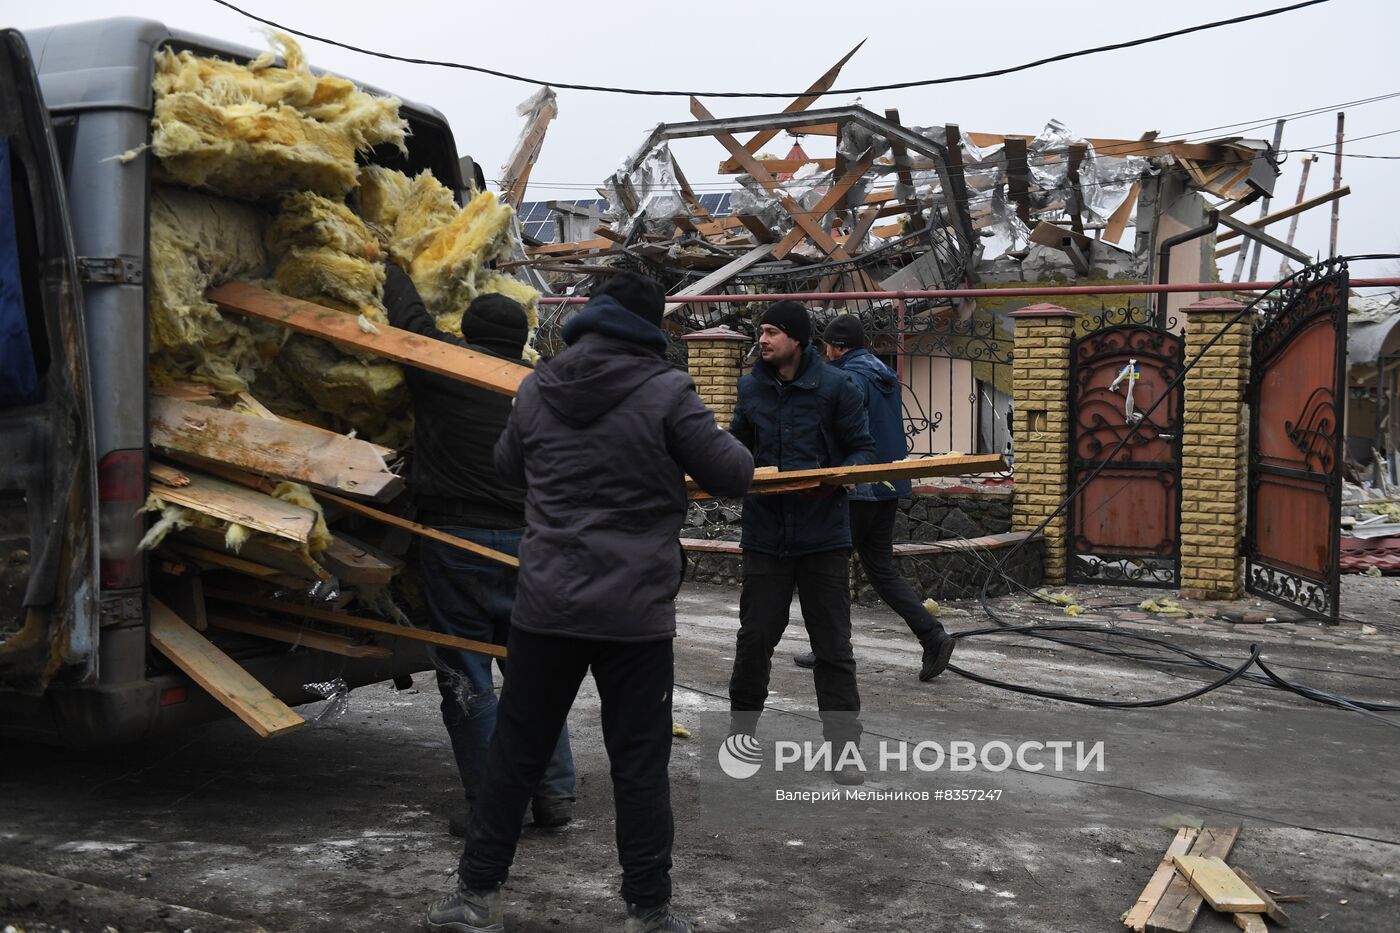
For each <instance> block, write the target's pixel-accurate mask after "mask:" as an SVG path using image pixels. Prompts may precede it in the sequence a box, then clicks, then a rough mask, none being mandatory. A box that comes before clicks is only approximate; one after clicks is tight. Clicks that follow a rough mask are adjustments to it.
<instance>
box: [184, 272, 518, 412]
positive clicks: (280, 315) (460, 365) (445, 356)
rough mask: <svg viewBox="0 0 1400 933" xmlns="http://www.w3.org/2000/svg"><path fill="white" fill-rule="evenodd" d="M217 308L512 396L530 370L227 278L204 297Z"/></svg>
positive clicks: (463, 348) (493, 357) (498, 358)
mask: <svg viewBox="0 0 1400 933" xmlns="http://www.w3.org/2000/svg"><path fill="white" fill-rule="evenodd" d="M205 297H206V298H208V299H209V300H210V301H212V302H213V303H214V304H216V305H218V306H219V308H220V310H223V311H227V312H230V313H233V314H241V315H245V316H247V317H251V318H256V319H257V320H260V321H267V322H268V323H270V324H281V325H283V326H285V327H289V328H291V329H292V330H294V331H297V332H298V333H302V334H310V335H311V336H313V337H321V338H323V339H325V340H328V341H330V342H331V343H334V344H336V345H337V346H342V347H349V348H351V349H353V350H364V351H366V352H369V353H373V354H375V355H376V356H380V357H383V358H384V359H386V360H393V361H394V362H396V363H403V364H404V365H406V366H415V367H417V368H419V369H423V370H426V371H428V372H432V373H437V374H439V375H442V376H447V377H449V378H452V379H457V380H460V381H462V382H465V383H467V384H469V385H474V386H479V387H480V388H483V389H488V390H490V391H492V392H499V393H501V394H502V395H511V396H513V395H515V392H516V389H518V388H519V387H520V383H521V382H522V381H523V380H524V379H525V377H526V376H528V375H529V374H530V368H529V367H528V366H524V365H522V364H519V363H512V362H510V361H508V360H503V359H501V358H500V357H495V356H490V355H488V354H485V353H478V352H476V351H475V350H468V349H467V348H465V347H458V346H453V345H452V344H450V343H444V342H443V341H441V340H434V339H433V338H431V337H420V336H418V335H417V334H414V333H411V332H409V331H406V330H400V329H398V328H397V327H390V326H389V325H388V324H378V325H376V328H377V330H378V333H373V334H368V333H365V332H364V331H362V330H360V325H359V322H358V320H357V319H356V318H355V317H354V316H353V315H349V314H346V313H344V312H343V311H334V310H332V309H330V308H324V307H322V306H321V305H318V304H312V303H311V302H309V301H302V300H300V299H298V298H289V297H287V296H286V295H279V294H277V293H276V292H270V291H268V290H267V289H265V288H258V287H257V286H256V285H248V284H246V283H244V282H228V283H226V284H224V285H220V286H219V287H218V288H214V289H210V291H209V292H208V293H207V294H206V296H205Z"/></svg>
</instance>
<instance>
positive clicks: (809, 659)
mask: <svg viewBox="0 0 1400 933" xmlns="http://www.w3.org/2000/svg"><path fill="white" fill-rule="evenodd" d="M792 663H793V664H796V665H797V666H798V667H800V668H802V669H803V670H808V671H810V670H811V669H812V668H814V667H816V666H817V653H816V652H815V651H809V652H807V653H806V654H794V655H793V656H792Z"/></svg>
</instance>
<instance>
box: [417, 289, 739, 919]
mask: <svg viewBox="0 0 1400 933" xmlns="http://www.w3.org/2000/svg"><path fill="white" fill-rule="evenodd" d="M664 308H665V295H664V293H663V292H662V290H661V288H660V286H658V285H656V284H655V283H653V282H651V281H650V280H649V279H646V278H643V277H642V276H640V275H637V274H636V273H634V272H623V273H621V274H619V275H617V276H615V277H614V278H613V279H612V280H611V281H610V282H609V283H608V284H607V286H606V287H604V288H603V289H602V291H601V292H598V293H595V294H594V296H593V298H592V299H591V300H590V301H589V302H588V304H587V305H585V306H584V309H583V311H582V312H581V313H579V314H578V316H576V317H574V318H573V319H572V320H570V321H569V322H568V323H566V324H565V325H564V329H563V337H564V340H565V342H567V343H568V344H569V346H568V348H567V349H566V350H564V352H562V353H560V354H559V355H558V356H556V357H554V358H553V359H551V360H549V361H547V362H543V363H541V364H540V365H539V367H538V368H537V369H536V370H535V372H534V373H533V374H531V375H530V376H527V377H526V378H525V381H524V382H523V383H521V385H520V391H519V393H518V394H517V395H516V397H515V407H514V408H513V410H512V411H511V415H510V420H509V421H508V422H507V424H506V427H505V432H504V433H503V434H502V435H501V439H500V441H499V442H498V443H497V445H496V466H497V468H498V469H499V470H500V472H501V476H502V478H504V479H507V480H514V481H515V482H517V483H520V484H521V485H523V486H524V487H525V490H526V492H525V535H524V537H523V539H522V540H521V543H520V589H519V592H518V594H517V596H516V600H515V608H514V611H513V612H512V613H511V625H510V635H509V640H508V641H507V645H506V650H507V652H508V655H509V661H508V665H509V669H510V674H509V676H507V677H506V679H505V686H504V687H503V688H502V690H501V699H500V705H499V706H498V708H497V713H496V733H495V735H494V736H493V737H492V739H491V747H490V750H489V751H488V752H487V756H486V770H485V774H484V778H483V781H482V784H481V787H480V789H479V791H478V793H477V806H476V807H475V809H473V810H472V817H471V823H470V824H469V826H468V827H467V842H466V845H465V847H464V849H463V852H462V859H461V862H460V864H459V866H458V879H459V880H458V887H457V890H456V891H454V892H453V893H452V894H450V895H448V896H447V897H446V898H444V899H443V900H442V901H440V902H439V903H437V904H435V905H434V906H433V908H432V909H431V910H430V911H429V912H428V926H429V928H430V929H433V930H450V931H455V933H499V931H500V930H501V929H502V927H501V924H502V906H501V885H502V884H503V883H504V882H505V880H506V877H507V875H508V874H509V871H510V866H511V863H512V861H513V860H514V858H515V847H516V844H517V843H518V842H519V840H520V821H521V817H522V816H523V815H524V813H525V808H526V807H527V806H528V805H529V803H530V797H531V794H532V793H533V792H534V790H535V788H536V787H537V786H538V785H539V783H540V779H541V778H542V777H543V776H544V774H545V770H546V766H547V764H548V762H549V760H550V755H551V753H552V752H553V750H554V746H555V742H556V740H557V739H558V736H559V732H560V729H561V728H562V727H563V725H564V722H565V720H566V718H567V716H568V713H569V708H570V707H571V706H572V705H573V702H574V697H575V695H576V694H577V693H578V688H579V685H580V684H581V683H582V682H583V678H584V676H585V675H587V674H588V673H589V672H590V671H591V672H592V674H593V680H594V683H595V684H596V685H597V688H598V696H599V699H600V700H601V704H602V725H603V742H604V744H605V745H606V746H607V750H608V758H609V760H610V762H611V765H612V777H613V800H614V805H615V808H616V816H617V849H618V853H617V854H618V861H619V862H621V863H622V896H623V899H624V900H625V901H626V903H627V920H626V924H625V930H626V931H627V933H687V931H689V929H690V926H689V924H688V923H686V922H685V921H684V920H681V919H680V918H678V917H676V916H675V915H674V914H673V913H672V912H671V909H670V902H671V841H672V832H673V829H672V821H671V785H670V779H669V776H668V774H667V766H668V764H669V761H670V756H671V722H672V720H671V691H672V681H673V679H674V667H673V656H672V651H671V646H672V641H673V639H674V638H675V636H676V606H675V596H676V593H677V591H678V590H679V589H680V585H681V571H682V568H683V566H684V560H685V557H684V554H683V552H682V551H681V547H680V540H679V535H680V529H681V524H682V522H683V521H684V519H685V515H686V510H687V508H688V506H689V499H688V497H687V495H686V488H685V475H686V474H687V473H689V474H690V475H691V476H692V477H693V478H694V479H695V481H696V482H697V483H699V484H700V486H701V487H703V488H704V489H705V490H707V491H708V492H710V493H712V494H714V495H717V496H738V495H742V494H743V493H744V492H745V491H746V490H747V489H748V488H749V485H750V483H751V482H752V480H753V457H752V456H750V455H749V452H748V451H747V450H745V449H744V448H743V446H742V445H741V444H739V443H738V442H737V441H735V440H734V439H733V438H732V437H730V436H729V435H727V434H725V433H724V432H723V431H722V430H720V428H719V427H718V426H717V425H716V424H715V418H714V414H713V413H712V412H711V411H710V410H709V409H708V408H706V407H705V404H704V403H703V402H702V401H700V396H699V395H698V394H696V392H695V383H694V382H692V381H691V379H690V377H689V376H688V375H687V374H686V373H685V371H684V370H680V369H676V368H675V367H673V366H672V365H671V364H670V363H668V362H667V361H666V357H665V353H666V334H665V332H664V331H662V330H661V318H662V312H663V310H664Z"/></svg>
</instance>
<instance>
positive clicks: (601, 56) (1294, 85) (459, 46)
mask: <svg viewBox="0 0 1400 933" xmlns="http://www.w3.org/2000/svg"><path fill="white" fill-rule="evenodd" d="M1285 2H1286V0H1177V2H1175V3H1172V4H1151V5H1150V8H1149V5H1148V4H1143V3H1136V2H1123V0H1115V2H1110V0H1077V2H1076V0H1065V2H1060V3H1049V2H1044V0H1041V2H1034V3H1031V2H1022V0H1003V2H1002V3H999V4H992V3H986V2H982V3H957V4H951V3H938V2H930V0H923V2H899V0H884V2H881V3H879V4H873V5H866V6H862V5H860V4H851V3H848V2H841V3H836V2H829V0H807V2H805V3H800V4H794V3H776V4H770V3H754V2H746V3H727V2H710V3H695V4H684V5H683V4H674V3H650V4H638V3H616V2H591V3H587V4H581V3H578V2H577V0H572V2H570V0H544V2H539V0H530V2H519V0H518V2H515V3H500V2H494V3H489V4H481V3H468V2H453V3H444V2H424V0H397V2H385V0H376V2H374V3H364V2H334V3H332V2H322V0H298V2H296V3H288V2H270V0H241V2H240V3H239V5H240V6H241V7H243V8H244V9H246V10H248V11H249V12H252V13H255V14H258V15H261V16H265V17H267V18H269V19H272V20H276V21H279V22H282V23H284V24H286V25H287V26H291V27H293V28H297V29H301V30H303V31H305V32H310V33H316V34H319V35H324V36H328V37H332V38H335V39H337V40H339V41H342V42H346V43H350V44H353V45H357V46H361V47H365V48H372V49H376V50H381V51H386V52H393V53H397V54H401V55H408V56H413V57H419V58H433V59H446V60H453V61H462V62H469V63H472V64H478V65H482V66H486V67H491V68H495V69H499V70H502V71H509V72H514V73H520V74H524V75H527V76H530V77H539V78H543V79H546V80H556V81H572V82H578V83H590V84H609V85H622V86H634V87H666V88H682V89H686V88H695V87H700V88H703V89H713V90H778V91H783V90H790V89H797V88H802V87H806V86H807V85H808V84H810V83H811V82H812V81H813V80H814V79H815V78H816V77H817V76H818V75H820V74H821V73H822V72H823V71H825V70H826V69H827V67H828V66H830V65H831V64H832V63H833V62H835V61H836V60H837V59H838V58H840V57H841V56H842V55H843V54H844V53H845V52H846V51H847V50H849V49H850V47H851V46H853V45H854V44H855V43H856V42H858V41H860V40H861V39H862V38H865V39H867V40H868V41H867V42H866V44H865V46H864V48H862V49H861V50H860V51H859V52H858V53H856V56H855V57H854V58H853V59H852V60H851V61H850V62H849V63H848V64H847V65H846V67H845V69H844V71H843V72H842V74H841V77H840V80H839V82H838V86H846V87H850V86H861V85H870V84H883V83H889V82H898V81H908V80H915V79H920V78H931V77H939V76H943V75H950V74H961V73H965V72H973V71H984V70H988V69H991V68H995V67H1001V66H1005V65H1011V64H1018V63H1020V62H1023V61H1029V60H1031V59H1035V58H1041V57H1045V56H1048V55H1053V54H1057V53H1060V52H1065V51H1070V50H1073V49H1078V48H1083V47H1087V46H1093V45H1101V44H1106V43H1111V42H1118V41H1123V40H1127V39H1133V38H1138V37H1140V36H1146V35H1149V34H1152V33H1157V32H1166V31H1168V30H1172V29H1177V28H1181V27H1185V26H1191V25H1195V24H1198V23H1204V22H1208V21H1213V20H1218V19H1225V18H1227V17H1232V16H1237V15H1241V14H1245V13H1251V12H1258V11H1262V10H1265V9H1268V8H1270V7H1274V6H1282V5H1285ZM866 11H868V14H867V13H866ZM113 15H131V16H142V17H148V18H152V19H157V20H161V21H163V22H166V23H167V24H169V25H171V26H175V27H178V28H181V29H185V30H190V31H193V32H198V33H202V34H205V35H209V36H216V37H219V38H222V39H225V40H227V41H233V42H238V43H241V44H245V45H253V46H257V47H261V46H263V45H264V40H263V38H262V30H263V27H261V26H259V25H258V24H257V23H254V22H252V21H251V20H248V19H246V18H244V17H242V16H239V15H238V14H236V13H234V12H231V11H229V10H227V9H225V8H223V7H221V6H218V5H217V4H215V3H212V2H209V0H126V2H123V3H118V4H114V3H111V2H110V0H44V2H39V3H22V4H21V3H15V2H12V3H8V4H6V9H5V12H4V13H3V14H0V23H3V24H4V25H7V26H14V27H19V28H28V27H32V26H39V25H48V24H54V23H61V22H72V21H76V20H83V19H95V18H101V17H104V16H113ZM1398 36H1400V4H1396V3H1394V2H1393V0H1333V2H1331V3H1325V4H1322V5H1320V6H1315V7H1310V8H1307V9H1304V10H1301V11H1298V12H1294V13H1287V14H1283V15H1280V16H1276V17H1272V18H1270V19H1266V20H1262V21H1256V22H1251V23H1246V24H1243V25H1236V26H1226V27H1222V28H1220V29H1216V30H1212V31H1209V32H1205V33H1199V34H1195V35H1190V36H1185V37H1181V38H1175V39H1168V40H1165V41H1163V42H1160V43H1156V44H1153V45H1150V46H1145V47H1142V48H1136V49H1128V50H1124V51H1115V52H1106V53H1102V54H1099V55H1095V56H1092V57H1089V58H1084V59H1079V60H1075V61H1071V62H1066V63H1060V64H1054V65H1047V66H1044V67H1041V68H1037V69H1034V70H1032V71H1028V72H1023V73H1020V74H1016V75H1010V76H1006V77H1000V78H990V79H985V80H981V81H973V82H967V83H962V84H954V85H948V86H942V87H933V88H923V89H913V90H905V91H889V92H878V93H874V94H867V95H864V96H863V97H862V98H861V100H860V103H861V104H862V105H864V106H866V107H868V108H870V109H872V110H875V111H877V112H879V111H883V110H884V109H885V108H887V107H897V108H899V110H900V114H901V117H902V118H903V120H904V122H905V123H907V124H911V125H929V124H941V123H957V124H959V125H961V127H962V128H963V130H964V131H982V132H1009V133H1032V134H1033V133H1037V132H1039V131H1040V129H1041V128H1042V127H1043V126H1044V124H1045V123H1046V122H1047V121H1048V120H1050V119H1052V118H1054V119H1058V120H1060V121H1062V122H1064V123H1065V124H1066V125H1067V126H1068V127H1069V128H1070V129H1071V130H1073V131H1074V132H1075V133H1077V134H1079V135H1082V136H1098V137H1123V138H1137V137H1138V136H1139V135H1140V134H1142V133H1143V132H1145V131H1147V130H1158V131H1160V132H1161V134H1162V135H1163V137H1164V138H1175V137H1177V136H1179V135H1186V134H1192V133H1196V134H1198V137H1199V133H1200V131H1202V130H1207V129H1209V128H1211V127H1215V126H1220V125H1224V124H1237V123H1241V122H1243V123H1244V126H1241V127H1231V128H1229V129H1226V130H1221V131H1219V132H1218V133H1207V134H1205V136H1204V137H1199V138H1206V137H1209V136H1212V135H1226V134H1234V133H1239V134H1241V135H1250V136H1257V137H1261V138H1269V137H1271V136H1272V130H1273V127H1272V121H1273V118H1274V117H1277V116H1281V115H1284V114H1287V113H1291V112H1294V111H1301V110H1308V109H1314V108H1322V107H1332V106H1333V105H1336V104H1340V103H1343V102H1346V101H1351V100H1356V99H1361V98H1367V97H1374V96H1378V95H1381V94H1387V93H1391V92H1396V91H1400V67H1397V65H1396V59H1395V43H1396V39H1397V37H1398ZM303 46H304V47H305V49H306V52H307V55H308V58H309V60H310V61H311V63H312V64H313V65H315V66H317V67H321V68H326V69H329V70H331V71H335V72H338V73H340V74H343V75H345V76H347V77H350V78H352V79H356V80H359V81H362V82H365V83H368V84H373V85H376V86H378V87H381V88H384V89H386V90H389V91H391V92H393V93H396V94H398V95H399V96H401V97H405V98H408V99H412V100H415V101H418V102H421V103H426V104H430V105H432V106H434V107H436V108H437V109H439V110H440V111H442V112H443V113H444V114H445V115H446V116H447V118H448V120H449V121H450V123H451V125H452V128H453V132H454V134H455V135H456V138H457V142H458V146H459V148H460V149H461V151H462V152H463V153H467V154H470V155H472V156H473V157H475V158H476V159H477V160H478V161H479V162H481V163H482V165H483V166H484V167H486V169H487V174H488V176H492V175H495V174H498V173H499V169H496V168H495V167H496V166H499V165H500V164H501V163H502V162H503V161H504V160H505V159H506V157H507V155H508V153H509V150H510V148H511V146H512V145H513V144H514V141H515V138H516V136H517V134H518V133H519V131H520V127H521V122H522V121H521V119H520V118H519V117H517V116H516V114H515V107H516V105H517V104H518V103H519V102H520V101H522V100H524V99H525V98H526V97H528V96H529V95H530V94H531V93H533V90H534V89H533V88H532V87H531V86H529V85H526V84H521V83H517V82H512V81H507V80H504V79H500V78H494V77H488V76H484V75H477V74H472V73H469V72H463V71H458V70H454V69H444V68H437V67H432V66H425V65H408V64H401V63H397V62H388V61H384V60H381V59H377V58H373V57H370V56H366V55H361V54H357V53H354V52H348V51H345V50H342V49H337V48H333V47H330V46H327V45H324V44H322V43H319V42H315V41H309V40H308V41H304V42H303ZM851 100H852V98H850V97H848V96H847V97H842V96H836V97H828V98H825V99H824V100H823V102H822V103H821V104H820V106H837V105H840V104H843V103H848V102H851ZM706 105H707V106H708V107H709V108H710V109H711V110H712V111H713V112H714V113H715V114H716V115H718V116H733V115H740V114H745V113H764V112H772V111H776V110H781V109H782V107H783V106H784V105H785V102H784V101H780V100H767V101H764V100H735V99H722V98H711V99H709V100H707V101H706ZM1346 111H1347V115H1346V131H1347V137H1348V139H1351V138H1354V137H1357V138H1359V137H1363V136H1370V135H1371V134H1375V133H1386V132H1388V131H1393V130H1397V129H1400V98H1396V99H1392V100H1386V101H1381V102H1377V103H1372V104H1365V105H1361V106H1353V107H1348V108H1346ZM687 119H690V115H689V112H688V109H687V103H686V100H685V99H684V98H649V97H635V96H623V95H612V94H599V93H592V92H583V91H560V92H559V117H558V119H557V120H556V121H555V122H554V125H553V126H552V127H551V129H550V132H549V136H548V138H547V139H546V141H545V145H544V151H543V154H542V156H541V158H540V161H539V163H538V165H537V166H536V167H535V171H534V174H533V176H532V179H531V184H530V192H529V194H528V195H527V197H528V198H530V199H531V200H534V199H547V198H583V197H594V196H595V195H594V194H593V192H592V188H593V186H595V185H597V184H598V183H599V182H601V181H602V179H603V178H604V177H605V176H606V175H607V174H608V173H610V172H611V171H612V170H613V169H614V168H616V166H617V165H618V163H619V162H620V161H621V160H622V159H623V158H624V157H626V156H627V155H629V154H630V153H631V152H632V150H634V149H635V148H636V147H637V146H638V145H639V144H640V143H641V142H642V140H643V139H644V138H645V137H646V135H647V134H648V132H649V131H650V129H651V128H652V126H654V125H655V124H656V123H658V122H663V121H670V122H674V121H680V120H687ZM1256 124H1262V125H1257V126H1256ZM1335 132H1336V114H1335V112H1331V111H1329V112H1326V113H1322V114H1319V115H1316V116H1310V117H1305V118H1299V119H1296V120H1291V121H1290V122H1289V123H1288V125H1287V126H1286V128H1285V130H1284V137H1283V148H1284V149H1303V148H1316V149H1329V150H1330V149H1331V148H1333V138H1334V135H1335ZM788 145H789V140H787V139H786V138H785V137H779V139H778V140H775V141H774V142H773V143H771V144H770V145H769V147H768V148H769V149H770V151H774V152H778V153H780V154H781V153H783V152H786V149H787V147H788ZM830 145H831V142H830V140H829V139H818V138H813V139H811V140H809V141H808V142H807V143H806V144H805V145H804V148H806V149H807V151H808V153H809V154H810V155H813V156H820V155H829V154H830V152H829V147H830ZM673 149H674V151H675V153H676V156H677V158H678V159H679V160H680V163H681V165H682V166H683V167H684V168H685V171H686V173H687V175H688V176H689V177H690V179H691V181H692V183H694V184H695V185H696V186H697V187H699V188H702V189H706V190H716V188H715V186H716V183H718V182H720V181H721V178H720V177H719V176H717V175H716V174H715V167H716V166H717V165H718V163H719V161H720V159H721V157H722V156H723V155H724V153H723V151H722V149H721V147H720V146H719V144H718V143H716V142H715V141H714V140H711V139H702V140H691V141H685V142H683V143H681V144H678V145H676V146H675V147H673ZM1346 151H1350V152H1357V153H1366V154H1378V155H1400V133H1396V134H1394V135H1389V136H1381V137H1378V138H1375V139H1364V140H1362V139H1358V141H1357V142H1355V143H1350V142H1349V143H1348V144H1347V147H1346ZM1300 159H1301V154H1300V153H1294V154H1293V155H1291V156H1290V157H1289V159H1288V161H1287V163H1286V164H1285V166H1284V171H1283V175H1282V176H1281V177H1280V179H1279V181H1278V184H1277V187H1276V188H1275V194H1276V196H1277V198H1278V199H1277V200H1275V202H1274V208H1275V209H1277V208H1278V207H1281V206H1283V204H1291V203H1292V202H1293V199H1294V197H1295V195H1296V193H1297V187H1298V178H1299V163H1300ZM1332 172H1333V164H1332V157H1331V156H1330V155H1325V156H1322V158H1321V160H1320V161H1319V162H1318V163H1317V164H1316V165H1315V166H1314V167H1313V170H1312V174H1311V176H1310V177H1309V181H1308V190H1309V193H1310V194H1318V193H1321V192H1323V191H1325V190H1327V189H1329V188H1331V186H1332V185H1331V181H1332ZM1343 181H1344V183H1346V184H1349V185H1351V187H1352V190H1353V194H1352V195H1351V196H1350V197H1348V198H1345V199H1344V200H1343V201H1342V209H1341V236H1340V247H1339V248H1340V251H1342V252H1347V253H1362V252H1400V228H1398V227H1397V224H1396V222H1395V220H1394V215H1392V214H1391V213H1390V211H1391V210H1392V209H1394V205H1395V203H1396V198H1395V193H1396V188H1397V181H1400V159H1396V160H1389V159H1360V158H1347V159H1345V160H1344V165H1343ZM1257 211H1258V209H1257V208H1255V207H1250V208H1247V209H1246V210H1245V217H1246V218H1252V217H1254V216H1257ZM1329 218H1330V214H1329V210H1328V208H1326V207H1320V208H1316V209H1315V210H1313V211H1312V212H1309V213H1308V214H1306V215H1304V217H1303V219H1302V222H1301V224H1300V227H1299V231H1298V238H1297V245H1298V246H1299V247H1300V248H1302V249H1303V250H1304V251H1306V252H1308V253H1311V254H1316V253H1325V252H1326V251H1327V242H1328V226H1329ZM1272 232H1274V233H1275V234H1277V235H1279V236H1282V235H1283V234H1284V233H1286V224H1279V225H1277V226H1275V227H1274V228H1272ZM1232 261H1233V257H1231V258H1230V259H1227V260H1226V263H1227V266H1226V268H1225V269H1224V272H1225V274H1226V277H1228V275H1229V273H1230V272H1231V271H1232V270H1233V264H1232ZM1277 266H1278V257H1277V256H1276V255H1275V254H1272V253H1266V255H1265V257H1264V262H1263V264H1262V265H1261V278H1262V277H1269V276H1268V275H1265V274H1264V273H1265V271H1267V272H1268V273H1269V275H1272V273H1274V272H1277ZM1395 269H1396V265H1395V264H1394V263H1389V264H1386V266H1385V268H1384V269H1383V268H1382V267H1381V266H1380V265H1377V264H1373V263H1367V264H1365V265H1363V266H1358V267H1356V268H1354V269H1353V273H1352V274H1353V275H1358V276H1366V275H1377V274H1381V273H1382V272H1383V271H1384V272H1391V271H1394V270H1395Z"/></svg>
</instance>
